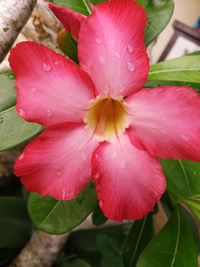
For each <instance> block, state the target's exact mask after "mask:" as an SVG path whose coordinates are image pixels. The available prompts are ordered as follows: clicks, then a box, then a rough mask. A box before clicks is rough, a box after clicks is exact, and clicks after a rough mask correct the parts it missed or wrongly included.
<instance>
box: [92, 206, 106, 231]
mask: <svg viewBox="0 0 200 267" xmlns="http://www.w3.org/2000/svg"><path fill="white" fill-rule="evenodd" d="M107 220H108V219H107V218H106V217H105V216H104V214H103V212H102V210H101V209H100V208H99V206H97V207H96V209H95V210H94V212H93V213H92V222H93V224H95V225H97V226H98V225H102V224H104V223H105V222H106V221H107Z"/></svg>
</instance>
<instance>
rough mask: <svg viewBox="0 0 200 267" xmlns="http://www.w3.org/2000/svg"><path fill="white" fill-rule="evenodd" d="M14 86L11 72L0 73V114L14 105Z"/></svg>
mask: <svg viewBox="0 0 200 267" xmlns="http://www.w3.org/2000/svg"><path fill="white" fill-rule="evenodd" d="M15 99H16V94H15V85H14V75H13V73H12V72H4V73H0V112H1V111H3V110H5V109H8V108H10V107H12V106H14V105H15Z"/></svg>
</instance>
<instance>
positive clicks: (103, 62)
mask: <svg viewBox="0 0 200 267" xmlns="http://www.w3.org/2000/svg"><path fill="white" fill-rule="evenodd" d="M99 60H100V62H101V64H105V63H106V61H105V58H104V57H103V56H100V58H99Z"/></svg>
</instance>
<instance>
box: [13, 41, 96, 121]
mask: <svg viewBox="0 0 200 267" xmlns="http://www.w3.org/2000/svg"><path fill="white" fill-rule="evenodd" d="M9 61H10V65H11V68H12V70H13V71H14V73H15V75H16V87H17V111H18V114H19V115H21V116H22V117H23V118H24V119H26V120H27V121H33V122H38V123H40V124H42V125H44V126H49V125H53V124H58V123H62V122H67V121H71V122H80V121H82V118H83V116H84V114H85V109H86V108H87V106H88V101H89V100H90V99H91V98H92V97H94V87H93V83H92V82H91V80H90V78H89V77H88V75H87V74H86V73H85V72H84V71H82V70H80V69H79V68H78V66H77V65H76V64H75V63H74V62H72V61H71V60H69V59H67V58H66V57H64V56H62V55H59V54H57V53H55V52H53V51H52V50H50V49H48V48H47V47H45V46H43V45H41V44H37V43H34V42H22V43H19V44H18V45H17V46H16V47H15V48H14V49H12V50H11V54H10V57H9Z"/></svg>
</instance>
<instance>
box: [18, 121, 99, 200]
mask: <svg viewBox="0 0 200 267" xmlns="http://www.w3.org/2000/svg"><path fill="white" fill-rule="evenodd" d="M96 147H97V142H96V141H95V140H93V139H90V137H89V135H88V132H87V130H86V129H85V128H84V125H83V124H81V123H65V124H62V125H58V126H56V127H49V128H47V129H46V130H44V132H43V133H42V134H41V135H40V136H39V137H37V138H36V139H35V140H34V141H32V142H31V143H29V144H28V145H27V146H26V148H25V150H24V152H23V153H22V154H21V156H20V157H19V158H18V159H17V161H16V162H15V167H14V170H15V174H16V175H17V176H20V177H21V182H22V184H23V185H24V187H25V188H26V189H27V190H29V191H34V192H38V193H39V194H41V195H42V196H46V195H47V196H51V197H54V198H55V199H58V200H68V199H73V198H75V197H76V196H77V194H79V193H80V191H81V190H82V189H83V188H84V187H85V185H86V184H87V183H88V182H89V180H90V178H91V157H92V153H93V151H94V149H95V148H96Z"/></svg>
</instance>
